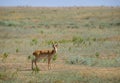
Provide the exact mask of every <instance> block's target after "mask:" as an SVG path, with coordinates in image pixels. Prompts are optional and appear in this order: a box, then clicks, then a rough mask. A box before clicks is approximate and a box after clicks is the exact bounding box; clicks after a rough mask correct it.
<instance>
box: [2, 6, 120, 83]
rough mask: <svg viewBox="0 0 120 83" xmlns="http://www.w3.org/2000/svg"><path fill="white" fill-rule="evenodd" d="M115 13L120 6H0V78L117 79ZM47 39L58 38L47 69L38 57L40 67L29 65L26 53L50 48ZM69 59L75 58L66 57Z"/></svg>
mask: <svg viewBox="0 0 120 83" xmlns="http://www.w3.org/2000/svg"><path fill="white" fill-rule="evenodd" d="M119 19H120V12H119V7H115V8H114V7H113V8H112V7H95V8H94V7H90V8H89V7H82V8H79V7H73V8H69V7H68V8H31V7H15V8H14V7H10V8H7V7H6V8H4V7H1V8H0V82H1V83H21V81H22V82H23V83H118V82H119V81H120V64H119V63H120V58H119V57H120V51H119V50H120V28H119V27H120V20H119ZM52 41H55V42H58V43H59V48H58V54H57V55H58V56H57V60H56V61H52V69H51V70H48V69H47V62H43V61H40V62H39V63H38V66H39V68H40V71H32V70H31V60H29V59H28V56H31V55H32V52H33V51H34V50H36V49H51V42H52ZM77 56H78V57H82V58H83V59H82V60H83V61H84V62H86V63H87V64H85V63H84V62H83V63H81V58H77V59H76V58H75V57H77ZM72 60H73V61H74V60H75V61H76V60H77V61H80V64H68V63H66V62H67V61H70V62H71V61H72ZM95 60H96V61H95ZM98 60H99V63H98V62H97V61H98ZM91 62H93V63H95V65H94V66H93V65H91ZM106 63H107V64H106ZM108 63H109V64H108ZM99 64H100V65H99ZM98 65H99V67H98Z"/></svg>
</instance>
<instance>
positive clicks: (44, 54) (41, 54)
mask: <svg viewBox="0 0 120 83" xmlns="http://www.w3.org/2000/svg"><path fill="white" fill-rule="evenodd" d="M57 47H58V44H53V50H36V51H34V52H33V56H35V59H33V60H32V69H33V63H34V64H35V66H36V68H37V63H36V62H37V60H38V59H43V58H47V59H48V69H51V63H50V61H51V59H52V57H53V56H54V55H55V53H56V52H57Z"/></svg>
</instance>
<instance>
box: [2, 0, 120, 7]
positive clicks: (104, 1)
mask: <svg viewBox="0 0 120 83" xmlns="http://www.w3.org/2000/svg"><path fill="white" fill-rule="evenodd" d="M0 6H41V7H44V6H45V7H46V6H48V7H60V6H62V7H64V6H120V0H0Z"/></svg>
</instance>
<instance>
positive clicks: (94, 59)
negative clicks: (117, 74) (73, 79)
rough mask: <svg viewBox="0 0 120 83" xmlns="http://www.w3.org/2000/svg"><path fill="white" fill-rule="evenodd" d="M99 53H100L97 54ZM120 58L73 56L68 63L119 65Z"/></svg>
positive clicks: (99, 65)
mask: <svg viewBox="0 0 120 83" xmlns="http://www.w3.org/2000/svg"><path fill="white" fill-rule="evenodd" d="M98 55H99V54H97V56H98ZM119 60H120V58H117V57H116V58H115V59H100V58H97V57H81V56H71V57H69V58H68V60H67V63H69V64H77V65H88V66H98V67H119V66H120V64H119Z"/></svg>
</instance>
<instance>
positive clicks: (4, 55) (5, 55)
mask: <svg viewBox="0 0 120 83" xmlns="http://www.w3.org/2000/svg"><path fill="white" fill-rule="evenodd" d="M8 56H9V55H8V53H7V52H5V53H4V54H3V56H2V61H5V60H6V59H7V57H8Z"/></svg>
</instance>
